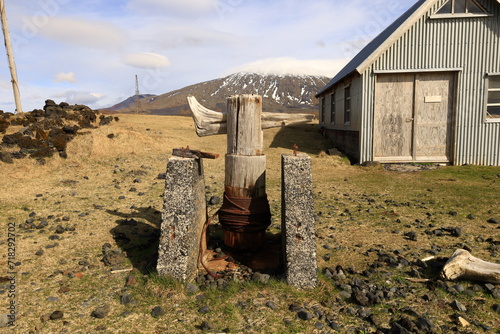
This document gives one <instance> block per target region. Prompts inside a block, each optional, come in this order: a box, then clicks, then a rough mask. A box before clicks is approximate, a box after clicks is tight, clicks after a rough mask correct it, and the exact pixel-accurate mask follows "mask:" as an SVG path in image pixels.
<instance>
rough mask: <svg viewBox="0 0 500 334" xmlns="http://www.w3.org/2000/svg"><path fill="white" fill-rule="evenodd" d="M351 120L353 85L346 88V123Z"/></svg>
mask: <svg viewBox="0 0 500 334" xmlns="http://www.w3.org/2000/svg"><path fill="white" fill-rule="evenodd" d="M350 122H351V86H347V87H346V88H345V89H344V123H350Z"/></svg>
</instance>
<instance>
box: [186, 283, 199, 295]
mask: <svg viewBox="0 0 500 334" xmlns="http://www.w3.org/2000/svg"><path fill="white" fill-rule="evenodd" d="M198 291H200V288H199V287H198V286H197V285H196V284H192V283H189V284H187V285H186V292H187V294H188V295H194V294H197V293H198Z"/></svg>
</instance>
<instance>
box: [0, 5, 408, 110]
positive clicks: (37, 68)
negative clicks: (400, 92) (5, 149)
mask: <svg viewBox="0 0 500 334" xmlns="http://www.w3.org/2000/svg"><path fill="white" fill-rule="evenodd" d="M4 1H5V6H6V11H7V16H8V22H9V28H10V31H11V39H12V42H13V47H14V57H15V60H16V65H17V71H18V77H19V81H20V90H21V98H22V103H23V109H24V111H30V110H32V109H35V108H41V107H43V105H44V101H45V100H46V99H48V98H50V99H53V100H55V101H56V102H62V101H66V102H69V103H71V104H75V103H77V104H86V105H88V106H90V107H92V108H95V109H98V108H104V107H108V106H111V105H113V104H115V103H117V102H120V101H122V100H124V99H125V98H127V97H129V96H131V95H133V94H134V92H135V75H138V76H139V85H140V90H141V93H150V94H163V93H166V92H169V91H172V90H175V89H179V88H182V87H185V86H188V85H192V84H195V83H199V82H202V81H207V80H212V79H217V78H220V77H224V76H226V75H229V74H232V73H235V72H240V71H250V72H261V73H276V74H283V73H293V74H313V75H325V76H328V77H332V76H333V75H334V74H335V73H336V72H337V71H338V70H340V68H341V67H342V66H343V65H344V64H345V63H346V62H347V61H348V60H349V59H350V58H352V57H353V56H354V55H355V54H356V53H357V51H359V50H360V49H361V48H362V47H363V46H364V45H365V44H366V43H368V42H369V41H370V40H371V39H372V38H373V37H375V36H376V35H377V34H378V33H379V32H380V31H382V30H383V29H384V28H385V27H387V26H388V25H389V24H390V23H391V22H392V21H394V20H395V19H396V18H397V17H398V16H399V15H401V14H402V13H403V12H404V11H405V10H406V9H408V8H409V7H410V6H411V5H413V4H414V3H415V2H416V0H371V1H366V0H308V1H304V0H267V1H263V0H104V1H103V0H4ZM2 44H3V43H2ZM2 49H3V48H2ZM0 109H3V110H4V111H9V112H13V111H14V109H15V108H14V102H13V94H12V88H11V84H10V74H9V71H8V64H7V57H6V56H5V53H4V56H0Z"/></svg>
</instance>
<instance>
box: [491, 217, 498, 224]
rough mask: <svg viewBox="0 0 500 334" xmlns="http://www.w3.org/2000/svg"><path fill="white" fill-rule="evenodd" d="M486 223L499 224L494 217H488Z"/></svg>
mask: <svg viewBox="0 0 500 334" xmlns="http://www.w3.org/2000/svg"><path fill="white" fill-rule="evenodd" d="M488 223H490V224H500V222H499V221H498V219H496V218H490V219H488Z"/></svg>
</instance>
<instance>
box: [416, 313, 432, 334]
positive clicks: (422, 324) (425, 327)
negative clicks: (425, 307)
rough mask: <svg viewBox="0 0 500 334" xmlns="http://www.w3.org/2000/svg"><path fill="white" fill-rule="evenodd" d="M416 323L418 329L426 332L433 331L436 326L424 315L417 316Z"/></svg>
mask: <svg viewBox="0 0 500 334" xmlns="http://www.w3.org/2000/svg"><path fill="white" fill-rule="evenodd" d="M416 325H417V327H418V329H419V330H421V331H423V332H426V333H434V330H435V328H436V326H435V325H434V324H433V323H432V321H431V320H430V319H428V318H425V317H419V318H418V320H417V322H416Z"/></svg>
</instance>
